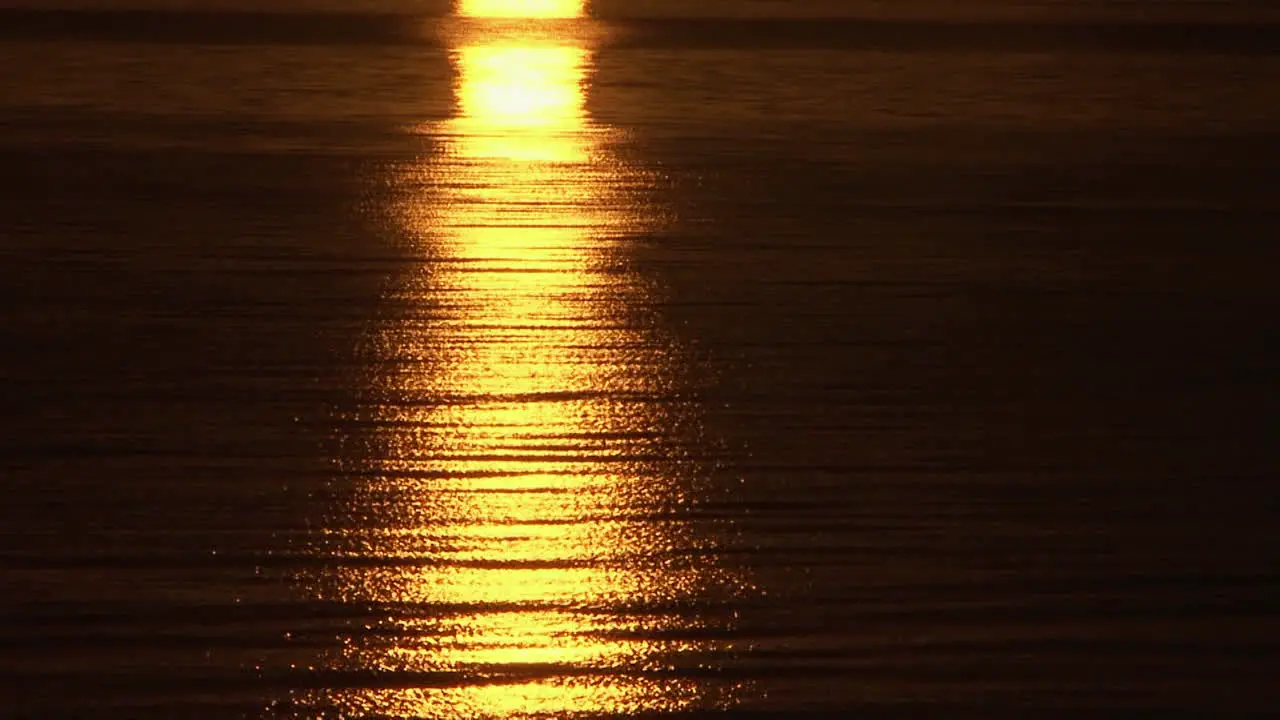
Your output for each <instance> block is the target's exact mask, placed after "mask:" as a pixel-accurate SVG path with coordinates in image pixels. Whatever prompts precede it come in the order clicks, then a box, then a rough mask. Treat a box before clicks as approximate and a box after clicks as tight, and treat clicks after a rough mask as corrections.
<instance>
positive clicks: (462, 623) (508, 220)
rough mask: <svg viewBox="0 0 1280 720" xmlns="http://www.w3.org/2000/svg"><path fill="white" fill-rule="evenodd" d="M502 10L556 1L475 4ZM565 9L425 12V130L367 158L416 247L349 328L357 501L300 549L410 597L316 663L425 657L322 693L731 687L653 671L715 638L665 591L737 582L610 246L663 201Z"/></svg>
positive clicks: (610, 703) (597, 701)
mask: <svg viewBox="0 0 1280 720" xmlns="http://www.w3.org/2000/svg"><path fill="white" fill-rule="evenodd" d="M517 12H532V13H534V14H536V15H538V16H540V17H541V16H545V17H549V18H551V17H554V18H568V19H569V20H568V21H561V22H543V21H541V20H539V21H534V22H527V21H525V22H519V23H512V22H502V21H501V20H494V18H498V17H503V16H506V15H510V14H514V13H517ZM581 14H582V6H581V3H575V2H542V3H532V4H531V5H530V6H528V7H522V8H516V7H513V4H512V3H502V2H482V1H477V2H471V3H463V4H462V5H461V7H460V16H461V18H463V19H464V20H461V21H458V22H454V23H449V24H447V25H445V26H444V27H443V29H442V34H443V35H444V37H445V38H446V44H447V50H448V53H449V58H450V61H451V63H452V65H453V71H454V73H455V76H456V78H457V80H456V83H455V86H454V94H455V111H454V115H453V117H451V118H449V119H447V120H444V121H441V122H437V123H430V124H426V125H424V126H422V127H420V128H417V132H421V133H424V134H427V135H430V136H433V137H436V138H439V139H440V142H439V144H438V145H437V146H435V147H434V148H433V150H432V152H431V153H429V154H427V155H425V156H423V157H422V158H420V159H419V160H417V161H416V162H413V163H411V164H408V165H406V166H404V167H402V168H397V170H396V174H395V175H394V176H393V177H392V178H390V179H389V181H390V182H392V183H394V184H396V185H398V186H401V187H403V188H404V192H403V193H402V194H401V198H402V201H401V203H400V205H399V206H398V207H397V208H396V212H397V215H398V218H397V219H398V220H399V221H400V222H403V223H404V226H405V236H406V237H408V238H410V242H412V243H413V244H414V251H415V254H416V255H417V256H419V257H420V258H421V262H420V263H416V264H414V265H411V266H410V268H411V270H410V272H408V273H406V274H405V276H403V277H400V278H397V280H396V290H395V293H394V297H393V306H392V308H391V309H390V311H389V317H388V318H387V320H386V321H385V323H384V324H383V325H382V326H380V327H378V328H377V329H376V330H374V331H373V332H372V337H371V338H370V340H369V343H368V346H367V350H366V353H367V355H368V358H367V362H368V367H369V368H370V369H371V372H370V373H369V376H368V378H367V382H368V384H369V398H370V400H369V403H368V404H367V405H364V406H363V407H362V408H361V410H360V412H359V414H358V415H357V416H356V418H355V420H356V423H355V424H354V426H353V429H352V430H351V431H350V435H349V436H347V437H345V438H344V443H343V445H344V448H345V450H346V452H345V453H344V455H343V456H342V457H341V459H340V462H341V465H342V467H343V470H344V471H345V472H346V473H348V474H349V475H350V476H352V477H354V478H358V480H357V482H358V483H359V490H358V491H357V492H356V494H355V497H354V499H353V501H352V505H353V506H352V507H344V508H338V509H337V512H339V513H341V514H344V515H348V516H357V517H361V518H363V519H364V522H363V523H362V524H361V526H360V527H355V528H350V529H343V530H341V531H338V532H335V537H334V538H333V540H332V546H331V547H326V548H325V549H324V551H325V552H336V553H337V554H338V556H339V557H343V558H353V559H357V560H363V561H364V562H356V563H352V564H351V565H350V566H345V567H342V569H341V570H340V571H339V572H338V573H337V574H336V576H334V577H328V578H320V579H318V580H317V581H316V588H317V590H318V591H321V592H322V593H324V594H325V596H326V597H329V595H328V594H331V596H332V597H333V598H335V599H340V600H342V601H344V602H352V601H359V602H381V603H391V604H396V605H398V606H402V607H407V608H412V612H411V613H409V614H407V615H402V616H394V617H392V618H389V619H388V620H387V621H386V630H387V634H386V635H383V636H381V637H379V636H374V637H370V638H369V639H368V640H367V641H363V642H353V643H351V644H350V645H349V646H348V647H347V648H344V650H343V653H342V656H341V659H340V660H339V663H340V664H341V666H343V667H354V668H373V669H378V670H386V671H393V672H399V673H414V674H420V675H422V676H425V677H432V678H445V679H446V680H445V681H444V682H443V683H442V684H441V686H439V687H430V686H428V687H415V686H412V685H411V684H406V686H404V687H396V688H392V689H377V690H372V689H360V690H355V691H350V692H347V691H337V692H331V693H325V695H326V697H325V701H327V702H330V703H333V704H335V705H337V706H338V707H341V708H344V709H350V710H361V711H372V712H375V713H378V714H395V715H413V716H428V717H433V716H442V715H456V716H464V717H471V716H476V717H510V716H515V715H540V714H557V715H559V714H565V713H593V714H594V713H611V714H612V713H627V712H637V711H656V710H663V711H671V710H681V709H686V708H689V707H691V706H698V705H706V706H712V707H714V706H716V705H719V704H721V703H724V702H727V701H728V700H729V698H730V697H731V695H732V690H733V688H732V687H731V686H727V685H726V683H722V682H720V683H717V682H708V681H707V680H706V679H703V678H698V677H696V676H692V675H689V674H688V673H685V674H678V673H676V672H675V670H676V667H677V664H682V665H687V666H688V667H691V668H697V667H698V666H699V664H700V663H705V662H706V658H708V657H710V656H712V655H713V654H714V653H716V652H718V651H724V650H725V649H727V647H728V644H727V643H726V642H724V641H719V640H716V639H714V638H713V637H712V636H709V635H708V633H707V632H706V631H707V629H708V627H709V626H710V625H711V623H713V622H716V621H714V620H711V619H709V618H705V617H700V616H699V615H698V614H696V613H692V612H689V611H688V610H686V609H685V608H687V607H688V606H690V605H694V604H706V602H707V601H709V600H710V601H713V602H714V599H715V598H717V597H719V598H723V597H732V596H733V595H735V594H737V593H738V592H740V591H741V590H742V589H743V588H745V587H746V585H745V581H744V578H742V577H740V576H738V575H735V574H733V573H730V572H728V571H726V570H723V569H721V568H720V567H719V562H718V559H717V557H716V554H715V553H716V543H717V540H718V539H717V538H716V537H715V535H714V534H709V533H708V528H706V527H700V526H698V525H696V524H694V523H692V522H691V521H690V519H689V517H688V513H687V510H688V507H689V505H690V504H691V503H692V502H693V501H694V500H695V493H696V492H697V485H698V480H699V472H700V468H699V465H700V464H704V463H705V462H706V458H707V450H706V448H705V438H704V437H703V435H702V431H701V429H700V427H699V419H698V408H697V406H696V404H694V403H691V402H689V401H685V400H682V395H683V394H684V392H685V391H686V388H684V387H683V386H684V385H686V384H687V383H688V379H687V377H686V376H687V375H688V369H687V368H686V367H684V366H683V362H684V360H683V359H682V357H681V355H682V350H681V348H680V347H678V345H676V344H675V342H674V341H673V340H672V339H671V338H669V337H667V336H666V335H665V334H664V333H663V332H661V331H660V330H658V329H657V328H656V327H655V326H654V323H653V319H652V318H651V317H648V314H647V313H646V311H645V306H646V304H647V303H648V302H649V299H648V298H647V297H646V295H647V292H648V291H647V289H646V287H645V282H644V281H643V279H642V278H639V277H636V274H635V272H634V271H633V270H632V269H631V268H630V267H629V266H630V264H631V263H630V261H629V258H628V257H627V256H626V253H627V248H626V241H627V238H628V237H630V236H632V235H634V234H636V233H642V232H645V231H646V230H650V229H652V228H653V226H654V225H655V223H656V222H658V221H659V220H660V218H662V216H663V210H662V208H661V207H656V206H652V205H651V203H650V202H649V201H646V199H645V192H646V190H647V188H646V187H645V184H646V182H647V181H648V178H646V176H645V171H643V170H639V169H637V168H633V167H629V166H628V164H627V163H626V162H624V161H623V160H622V159H621V158H618V157H616V156H614V155H612V154H611V152H610V151H609V148H608V145H607V140H608V136H609V135H610V134H612V133H614V132H616V131H615V130H614V129H613V128H610V127H607V126H603V125H599V124H597V123H594V122H593V121H592V120H591V119H590V118H589V117H588V114H587V112H586V107H585V105H586V98H585V95H586V91H587V84H588V82H589V78H590V75H591V74H592V72H593V67H592V66H593V63H594V52H595V47H594V44H595V42H596V40H595V38H594V36H595V32H594V30H595V29H596V28H595V27H594V26H593V24H592V23H591V22H590V21H588V20H586V19H584V18H581V17H580V16H581ZM723 622H724V621H723V620H720V621H719V622H718V623H717V624H718V625H723Z"/></svg>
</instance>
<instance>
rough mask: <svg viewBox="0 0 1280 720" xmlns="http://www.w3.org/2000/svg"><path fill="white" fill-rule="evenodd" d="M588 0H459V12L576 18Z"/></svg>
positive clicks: (500, 15)
mask: <svg viewBox="0 0 1280 720" xmlns="http://www.w3.org/2000/svg"><path fill="white" fill-rule="evenodd" d="M585 10H586V0H458V14H459V15H461V16H463V17H476V18H485V17H487V18H576V17H581V16H582V15H583V14H585Z"/></svg>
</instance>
